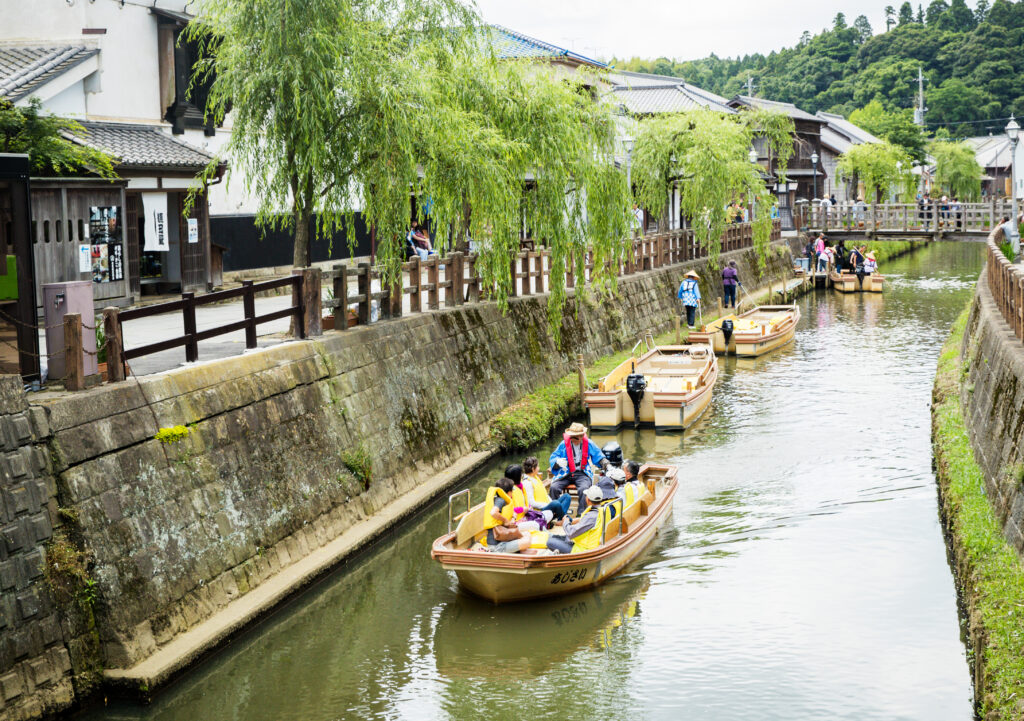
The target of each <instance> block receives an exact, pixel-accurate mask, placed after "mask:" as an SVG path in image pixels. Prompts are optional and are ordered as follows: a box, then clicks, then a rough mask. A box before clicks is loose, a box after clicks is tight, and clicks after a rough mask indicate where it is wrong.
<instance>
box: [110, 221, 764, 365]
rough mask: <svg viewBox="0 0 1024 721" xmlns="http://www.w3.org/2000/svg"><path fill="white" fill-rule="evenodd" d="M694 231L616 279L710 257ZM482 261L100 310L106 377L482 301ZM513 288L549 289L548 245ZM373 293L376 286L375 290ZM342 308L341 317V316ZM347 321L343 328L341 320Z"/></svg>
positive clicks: (733, 243) (412, 263)
mask: <svg viewBox="0 0 1024 721" xmlns="http://www.w3.org/2000/svg"><path fill="white" fill-rule="evenodd" d="M781 237H782V231H781V226H780V224H779V221H777V220H776V221H775V222H774V224H773V226H772V232H771V238H772V240H778V239H780V238H781ZM752 246H753V232H752V228H751V226H750V224H749V223H741V224H737V225H731V226H729V227H728V228H727V229H726V231H725V233H724V234H723V236H722V252H730V251H734V250H741V249H743V248H750V247H752ZM705 255H706V253H705V252H704V249H703V248H701V247H700V245H699V244H698V242H697V241H696V239H695V238H694V235H693V231H691V230H686V229H683V230H672V231H669V232H665V233H653V234H647V235H645V236H637V237H636V238H635V239H634V240H633V244H632V248H631V250H630V252H629V253H627V254H626V257H625V259H624V260H622V261H621V262H619V263H618V267H617V268H616V269H615V272H616V274H617V275H619V276H626V275H632V274H634V273H639V272H643V271H648V270H654V269H656V268H661V267H664V266H669V265H674V264H677V263H682V262H686V261H689V260H695V259H698V258H702V257H705ZM477 262H478V258H477V256H476V255H474V254H470V255H464V254H463V253H458V252H455V253H449V254H448V255H446V256H445V257H443V258H442V257H439V256H431V257H429V258H428V259H426V260H421V259H420V258H418V257H416V258H413V259H412V260H409V261H407V262H406V263H404V264H402V282H401V284H400V285H399V284H395V285H394V286H392V287H386V286H384V285H382V283H381V272H380V269H379V268H376V267H374V266H372V265H371V264H370V263H360V264H358V265H357V266H355V267H352V266H348V265H345V264H344V263H339V264H337V265H335V266H334V267H333V268H331V269H330V270H327V271H325V272H323V273H321V271H320V270H319V269H316V268H312V269H311V268H299V269H296V270H294V271H292V272H293V274H292V275H291V276H288V277H285V278H278V279H276V280H270V281H266V282H262V283H253V282H252V281H244V282H243V284H242V287H241V288H234V289H231V290H224V291H219V292H216V293H209V294H207V295H203V296H199V297H196V296H195V295H193V294H192V293H183V294H182V296H181V299H180V300H174V301H170V302H168V303H159V304H156V305H151V306H146V307H142V308H135V309H131V310H118V309H117V308H107V309H105V310H104V311H103V325H104V331H105V333H106V337H107V369H108V370H107V372H108V377H109V380H111V381H119V380H124V377H125V362H126V361H129V360H132V359H133V358H141V357H143V356H147V355H151V354H153V353H159V352H161V351H166V350H170V349H173V348H179V347H182V346H184V348H185V359H186V361H195V360H198V359H199V345H198V344H199V342H200V341H204V340H208V339H210V338H216V337H217V336H220V335H224V334H226V333H233V332H236V331H245V346H246V348H255V347H256V342H257V334H256V328H257V326H258V325H260V324H262V323H268V322H270V321H273V320H277V319H280V318H288V317H291V318H292V319H293V320H294V322H293V323H292V328H293V333H294V334H295V336H296V337H299V338H305V337H307V336H311V335H319V334H320V332H321V320H322V319H321V308H325V309H331V310H333V311H334V315H335V318H336V320H335V327H336V328H337V329H338V330H344V329H346V328H347V327H348V318H347V313H346V311H347V309H348V308H349V307H350V306H352V305H355V307H356V313H355V315H356V319H355V320H356V323H357V324H360V325H368V324H370V323H372V322H373V321H374V320H375V319H374V317H373V313H372V309H373V304H374V302H375V301H376V302H377V303H378V308H379V319H380V320H386V319H389V318H398V317H401V316H402V315H403V313H404V312H405V306H406V303H405V297H406V296H408V299H409V300H408V312H410V313H419V312H422V311H425V310H427V311H429V310H437V309H438V308H440V307H441V305H442V303H443V304H444V307H446V308H450V307H454V306H459V305H462V304H463V303H472V302H476V301H479V300H483V299H485V298H486V297H487V295H488V289H487V288H486V287H485V286H484V283H483V281H482V280H481V278H480V274H479V273H478V272H477V268H476V265H477ZM510 270H511V280H512V287H511V289H510V292H509V295H511V296H529V295H540V294H543V293H546V292H548V291H549V290H550V289H551V252H550V251H549V250H547V249H545V248H541V249H540V250H530V251H523V252H520V253H518V254H517V255H516V256H515V257H514V258H513V259H512V260H511V268H510ZM582 275H583V278H584V279H585V282H587V283H589V282H590V281H591V280H592V278H593V275H594V254H593V252H588V253H587V254H586V256H585V267H584V268H583V274H582ZM322 280H323V281H329V282H330V284H331V288H332V291H333V294H332V297H330V298H328V299H322V298H321V281H322ZM565 282H566V285H567V286H568V287H572V286H573V285H574V284H575V283H576V273H575V270H574V268H572V267H569V268H567V269H566V277H565ZM285 287H290V288H291V291H292V304H291V305H290V306H289V307H287V308H282V309H280V310H275V311H273V312H270V313H264V314H263V315H256V303H255V299H256V294H258V293H263V292H266V291H271V290H276V289H279V288H285ZM375 288H378V289H377V290H375ZM236 298H241V299H242V317H241V318H239V319H238V320H235V321H232V322H230V323H226V324H224V325H220V326H216V327H214V328H208V329H204V330H198V329H197V327H196V308H197V307H199V306H203V305H209V304H212V303H220V302H223V301H226V300H233V299H236ZM339 311H340V312H339ZM171 313H175V314H177V313H180V314H181V323H182V333H181V335H178V336H174V337H171V338H168V339H166V340H161V341H158V342H155V343H149V344H147V345H143V346H138V347H135V348H127V349H126V348H125V346H124V334H123V327H122V324H123V323H124V322H125V321H129V320H136V319H140V318H151V317H156V316H161V315H168V314H171ZM339 316H340V317H341V318H342V322H340V323H338V322H337V318H338V317H339Z"/></svg>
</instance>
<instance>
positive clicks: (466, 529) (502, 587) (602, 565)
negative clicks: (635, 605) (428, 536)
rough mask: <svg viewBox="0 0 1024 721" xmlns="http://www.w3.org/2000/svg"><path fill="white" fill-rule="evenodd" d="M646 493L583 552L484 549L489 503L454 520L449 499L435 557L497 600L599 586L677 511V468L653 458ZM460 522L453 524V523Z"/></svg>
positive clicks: (646, 469) (643, 473)
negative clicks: (444, 529)
mask: <svg viewBox="0 0 1024 721" xmlns="http://www.w3.org/2000/svg"><path fill="white" fill-rule="evenodd" d="M639 478H640V480H642V481H643V482H644V485H645V486H646V489H645V491H644V493H643V494H642V495H641V496H640V497H639V498H637V499H636V500H634V501H633V503H632V504H630V505H629V506H627V507H626V508H624V509H622V513H620V514H619V515H617V516H615V518H613V519H612V520H611V521H609V522H608V523H607V524H606V525H605V526H604V529H603V536H602V539H601V543H600V545H599V546H598V547H597V548H595V549H594V550H592V551H582V552H580V553H566V554H550V555H527V554H522V553H492V552H488V551H486V550H479V548H478V541H479V540H480V538H481V537H483V536H484V535H486V533H487V532H486V531H485V530H484V504H482V503H481V504H479V505H477V506H474V507H473V508H471V509H468V510H467V511H466V512H465V513H463V514H461V515H459V516H458V517H457V519H452V516H451V513H452V502H453V501H454V500H455V499H457V498H459V497H460V496H462V495H465V496H466V503H467V505H468V504H469V490H468V489H467V490H465V491H460V492H459V493H456V494H453V495H452V496H451V497H450V498H449V499H448V514H449V515H448V518H449V526H448V528H449V530H448V533H446V534H445V535H443V536H441V537H440V538H438V539H437V540H435V541H434V544H433V546H432V547H431V550H430V556H431V558H433V559H434V560H436V561H438V562H439V563H440V564H441V567H442V568H444V569H445V570H448V571H454V572H455V575H456V576H457V577H458V579H459V583H460V584H462V586H463V588H465V589H467V590H468V591H470V592H471V593H473V594H475V595H477V596H480V597H481V598H486V599H488V600H489V601H493V602H494V603H506V602H509V601H524V600H527V599H532V598H544V597H547V596H560V595H562V594H565V593H572V592H574V591H579V590H581V589H584V588H590V587H592V586H596V585H598V584H599V583H601V582H602V581H604V580H606V579H607V578H609V577H611V576H613V575H615V574H616V573H618V572H619V571H621V570H622V569H623V568H624V567H625V566H626V564H628V563H629V562H630V561H632V560H633V559H634V558H636V557H637V556H639V555H640V553H642V552H643V550H644V549H645V548H646V547H647V546H648V545H649V544H650V543H651V541H652V540H654V537H655V535H656V534H657V532H658V530H659V529H660V528H661V526H662V525H663V524H664V523H665V520H666V519H667V518H668V516H669V514H670V512H671V510H672V499H673V498H674V497H675V493H676V467H675V466H668V465H657V464H653V463H648V464H645V465H644V466H643V468H641V469H640V473H639ZM453 520H458V525H457V526H456V527H455V529H454V530H452V529H451V522H452V521H453Z"/></svg>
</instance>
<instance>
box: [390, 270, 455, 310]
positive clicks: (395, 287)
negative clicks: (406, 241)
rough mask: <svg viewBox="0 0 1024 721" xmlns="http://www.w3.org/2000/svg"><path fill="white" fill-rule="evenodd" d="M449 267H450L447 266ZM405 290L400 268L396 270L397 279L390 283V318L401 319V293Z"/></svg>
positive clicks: (403, 277) (403, 275)
mask: <svg viewBox="0 0 1024 721" xmlns="http://www.w3.org/2000/svg"><path fill="white" fill-rule="evenodd" d="M449 267H450V266H449ZM404 288H405V274H404V273H403V272H402V268H401V266H399V268H398V277H397V278H395V279H394V280H393V281H392V283H391V297H390V298H389V299H388V300H389V305H390V306H391V317H392V318H401V317H402V295H403V293H402V291H403V289H404Z"/></svg>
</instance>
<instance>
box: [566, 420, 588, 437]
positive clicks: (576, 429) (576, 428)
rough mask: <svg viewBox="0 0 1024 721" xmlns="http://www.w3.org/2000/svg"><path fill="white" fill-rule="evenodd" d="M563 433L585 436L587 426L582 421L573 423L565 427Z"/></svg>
mask: <svg viewBox="0 0 1024 721" xmlns="http://www.w3.org/2000/svg"><path fill="white" fill-rule="evenodd" d="M565 435H567V436H573V437H578V436H585V435H587V427H586V426H585V425H583V424H582V423H573V424H572V425H571V426H569V427H568V428H566V429H565Z"/></svg>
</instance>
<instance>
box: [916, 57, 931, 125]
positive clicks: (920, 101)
mask: <svg viewBox="0 0 1024 721" xmlns="http://www.w3.org/2000/svg"><path fill="white" fill-rule="evenodd" d="M927 109H928V108H926V107H925V106H924V73H923V72H922V71H921V66H920V65H918V66H917V107H916V108H914V123H916V124H917V125H920V126H921V127H924V111H926V110H927Z"/></svg>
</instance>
